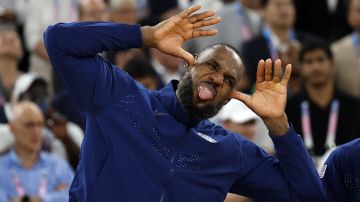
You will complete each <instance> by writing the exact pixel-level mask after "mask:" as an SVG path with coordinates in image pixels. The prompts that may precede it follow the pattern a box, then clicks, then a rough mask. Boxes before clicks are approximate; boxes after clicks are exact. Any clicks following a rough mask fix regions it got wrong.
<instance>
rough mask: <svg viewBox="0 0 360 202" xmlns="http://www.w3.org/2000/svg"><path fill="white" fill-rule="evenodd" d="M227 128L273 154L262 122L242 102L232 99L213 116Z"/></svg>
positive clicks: (270, 141)
mask: <svg viewBox="0 0 360 202" xmlns="http://www.w3.org/2000/svg"><path fill="white" fill-rule="evenodd" d="M215 119H216V120H217V121H219V123H220V124H221V125H222V126H223V127H224V128H225V129H227V130H230V131H232V132H235V133H238V134H240V135H242V136H244V137H245V138H247V139H249V140H251V141H252V142H254V143H255V144H257V145H258V146H260V147H262V148H263V149H264V150H265V151H267V152H268V153H269V154H274V146H273V143H272V140H271V139H270V137H269V135H268V133H269V131H268V130H267V128H266V126H265V124H264V122H263V121H262V120H261V119H260V117H259V116H258V115H256V114H255V113H254V112H253V111H252V110H251V109H249V108H248V107H247V106H246V105H245V104H244V103H242V102H240V101H238V100H234V99H232V100H231V101H230V102H229V103H227V104H226V105H225V106H224V107H223V108H222V109H221V111H220V112H219V114H218V115H217V116H216V117H215Z"/></svg>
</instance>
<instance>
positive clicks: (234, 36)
mask: <svg viewBox="0 0 360 202" xmlns="http://www.w3.org/2000/svg"><path fill="white" fill-rule="evenodd" d="M253 2H259V0H252V1H249V0H236V1H234V2H231V3H225V4H224V6H223V7H222V8H221V9H220V10H219V11H218V12H217V15H218V16H220V17H221V23H219V24H217V25H215V26H213V27H214V28H215V29H217V30H218V33H217V35H215V36H212V37H205V38H197V39H194V40H192V41H191V43H190V46H194V47H190V49H191V51H192V52H200V50H202V49H203V48H206V47H207V46H209V45H212V44H214V43H227V44H229V45H232V46H234V47H237V49H239V47H241V45H242V43H243V42H244V41H248V40H250V39H251V38H252V37H253V36H255V35H257V34H258V33H259V32H260V20H261V19H260V14H259V13H258V12H256V11H255V10H252V9H251V7H252V4H251V3H253ZM239 51H240V50H239Z"/></svg>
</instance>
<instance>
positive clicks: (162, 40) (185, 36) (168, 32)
mask: <svg viewBox="0 0 360 202" xmlns="http://www.w3.org/2000/svg"><path fill="white" fill-rule="evenodd" d="M200 8H201V6H200V5H195V6H192V7H190V8H188V9H186V10H184V11H182V12H181V13H179V14H177V15H175V16H173V17H171V18H169V19H167V20H164V21H162V22H160V23H159V24H157V25H155V26H153V27H149V26H145V27H142V28H141V33H142V39H143V44H144V46H147V47H153V48H157V49H159V50H160V51H162V52H163V53H166V54H169V55H173V56H176V57H180V58H183V59H184V60H186V62H187V63H188V64H189V65H192V64H194V63H195V59H194V57H193V56H192V55H191V54H190V53H188V52H187V51H185V50H184V49H183V48H182V45H183V44H184V42H185V41H187V40H189V39H192V38H197V37H205V36H213V35H215V34H216V33H217V30H215V29H209V30H204V29H202V28H203V27H205V26H211V25H215V24H217V23H219V22H220V17H213V16H214V15H215V12H214V11H205V12H202V13H198V14H193V13H194V12H196V11H198V10H199V9H200Z"/></svg>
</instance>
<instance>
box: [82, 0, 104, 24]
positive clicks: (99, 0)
mask: <svg viewBox="0 0 360 202" xmlns="http://www.w3.org/2000/svg"><path fill="white" fill-rule="evenodd" d="M78 14H79V21H80V22H86V21H97V22H105V21H109V11H108V7H107V4H106V3H105V2H104V0H79V4H78Z"/></svg>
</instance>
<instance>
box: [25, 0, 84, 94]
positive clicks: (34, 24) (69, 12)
mask: <svg viewBox="0 0 360 202" xmlns="http://www.w3.org/2000/svg"><path fill="white" fill-rule="evenodd" d="M77 7H78V0H28V2H27V14H26V18H25V22H24V38H25V42H26V48H27V49H28V50H29V51H30V53H31V55H30V68H29V71H30V72H35V73H38V74H40V75H41V76H42V77H43V78H45V80H46V81H47V82H48V84H49V92H50V94H53V92H57V91H58V90H61V89H63V87H62V85H60V84H59V83H57V81H56V80H55V81H54V74H53V71H52V68H51V64H50V61H49V57H48V54H47V52H46V50H45V46H44V42H43V40H42V37H43V34H44V31H45V29H46V27H47V26H48V25H49V24H53V23H56V22H74V21H77V19H78V10H77Z"/></svg>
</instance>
